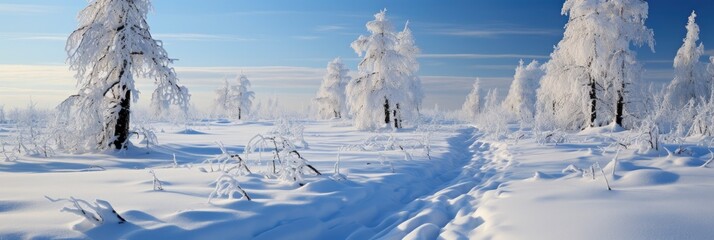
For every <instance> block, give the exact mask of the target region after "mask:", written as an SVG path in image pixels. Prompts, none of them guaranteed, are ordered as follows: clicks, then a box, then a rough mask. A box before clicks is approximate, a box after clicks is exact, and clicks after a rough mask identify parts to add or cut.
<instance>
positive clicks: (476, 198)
mask: <svg viewBox="0 0 714 240" xmlns="http://www.w3.org/2000/svg"><path fill="white" fill-rule="evenodd" d="M471 135H472V137H470V138H469V139H468V140H467V141H460V140H461V139H463V138H452V139H451V140H450V141H449V144H450V145H451V149H452V151H456V152H459V151H462V152H464V153H469V154H467V155H465V156H464V157H466V158H470V159H468V160H467V161H464V163H465V164H464V165H463V166H461V167H459V168H458V169H454V171H459V173H458V175H457V176H456V177H455V178H453V179H452V180H450V181H448V182H447V183H445V184H443V185H442V186H441V187H439V188H436V190H435V191H433V193H431V194H429V195H425V196H422V197H419V198H417V199H415V200H413V201H412V202H410V203H408V204H406V205H405V206H404V207H403V208H402V209H401V210H399V211H397V212H395V213H393V214H391V215H387V216H385V217H384V218H383V219H382V221H381V222H380V223H379V224H378V225H376V226H374V227H366V228H362V229H360V230H358V231H356V232H355V233H353V234H352V235H350V237H349V238H348V239H366V238H371V239H437V238H443V239H469V238H470V235H471V234H470V233H471V232H472V231H473V230H474V229H475V228H477V227H478V226H479V225H481V224H482V223H483V220H482V219H481V218H479V217H477V216H474V213H475V212H476V209H477V208H478V206H479V202H480V199H481V196H482V195H483V193H485V192H487V191H490V190H495V189H497V188H498V186H499V185H500V184H501V183H502V180H503V177H504V176H503V174H504V172H505V170H506V169H507V168H508V167H510V166H512V164H513V163H514V162H513V161H512V157H511V156H510V154H509V153H508V150H507V149H506V145H505V144H504V145H498V146H492V145H491V144H489V143H483V142H479V141H478V139H479V137H481V135H477V134H476V131H474V130H472V133H471Z"/></svg>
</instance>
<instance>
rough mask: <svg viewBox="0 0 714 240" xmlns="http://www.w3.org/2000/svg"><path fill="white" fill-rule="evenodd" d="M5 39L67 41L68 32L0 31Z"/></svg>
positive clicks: (0, 35)
mask: <svg viewBox="0 0 714 240" xmlns="http://www.w3.org/2000/svg"><path fill="white" fill-rule="evenodd" d="M0 39H4V40H37V41H67V34H55V33H9V32H4V33H0Z"/></svg>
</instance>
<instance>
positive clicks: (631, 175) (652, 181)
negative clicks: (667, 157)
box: [617, 169, 679, 187]
mask: <svg viewBox="0 0 714 240" xmlns="http://www.w3.org/2000/svg"><path fill="white" fill-rule="evenodd" d="M677 180H679V175H677V174H676V173H672V172H667V171H662V170H657V169H641V170H635V171H631V172H628V173H626V174H625V175H624V176H623V177H622V179H620V180H619V181H617V187H643V186H655V185H665V184H671V183H675V182H677Z"/></svg>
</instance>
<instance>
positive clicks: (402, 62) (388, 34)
mask: <svg viewBox="0 0 714 240" xmlns="http://www.w3.org/2000/svg"><path fill="white" fill-rule="evenodd" d="M386 14H387V12H386V9H385V10H383V11H380V12H379V13H377V14H375V15H374V17H375V20H373V21H370V22H368V23H367V25H366V26H367V30H369V32H370V33H371V35H369V36H364V35H363V36H360V37H359V38H358V39H357V40H355V41H354V42H352V48H353V49H354V50H355V52H357V54H358V55H360V56H363V57H364V58H363V59H362V61H361V62H360V63H359V66H358V70H359V71H358V72H359V77H358V78H356V79H354V80H352V81H350V83H349V84H348V86H347V97H348V100H347V101H348V105H349V108H350V111H351V113H352V115H353V117H354V120H355V127H357V128H358V129H362V130H371V129H377V128H380V127H382V126H384V125H385V124H386V125H387V126H388V127H389V126H392V127H394V128H401V127H402V124H403V122H404V120H405V117H406V118H407V119H406V120H407V121H408V120H410V119H409V118H410V116H415V115H416V114H414V112H415V111H416V110H417V107H418V105H419V104H417V103H415V101H417V98H419V99H418V100H419V101H420V100H421V98H420V94H421V93H420V92H419V90H417V89H416V88H417V87H419V86H420V84H416V83H415V80H416V79H418V78H415V72H416V71H417V69H418V66H416V65H414V63H416V60H415V58H414V56H415V52H416V51H415V49H416V48H415V47H414V48H413V49H411V48H410V49H408V47H407V46H408V45H411V46H413V39H411V38H407V37H406V36H407V35H411V34H410V33H409V31H405V32H404V33H403V34H402V36H401V37H402V39H403V40H402V41H400V36H399V34H397V33H395V32H394V31H393V30H392V28H393V27H392V24H391V23H390V22H389V20H388V19H387V16H386ZM406 30H408V28H406ZM408 41H411V42H408ZM400 42H401V43H400ZM400 45H401V47H400ZM407 52H408V53H407ZM410 54H413V55H410ZM392 123H393V124H392Z"/></svg>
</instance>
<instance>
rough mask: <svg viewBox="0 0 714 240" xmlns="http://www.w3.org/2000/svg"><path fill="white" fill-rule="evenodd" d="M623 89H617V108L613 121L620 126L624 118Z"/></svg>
mask: <svg viewBox="0 0 714 240" xmlns="http://www.w3.org/2000/svg"><path fill="white" fill-rule="evenodd" d="M624 95H625V94H624V92H623V90H620V91H617V109H616V111H615V112H616V113H615V123H617V125H620V126H622V121H623V119H624V118H625V116H624V114H625V96H624Z"/></svg>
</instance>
